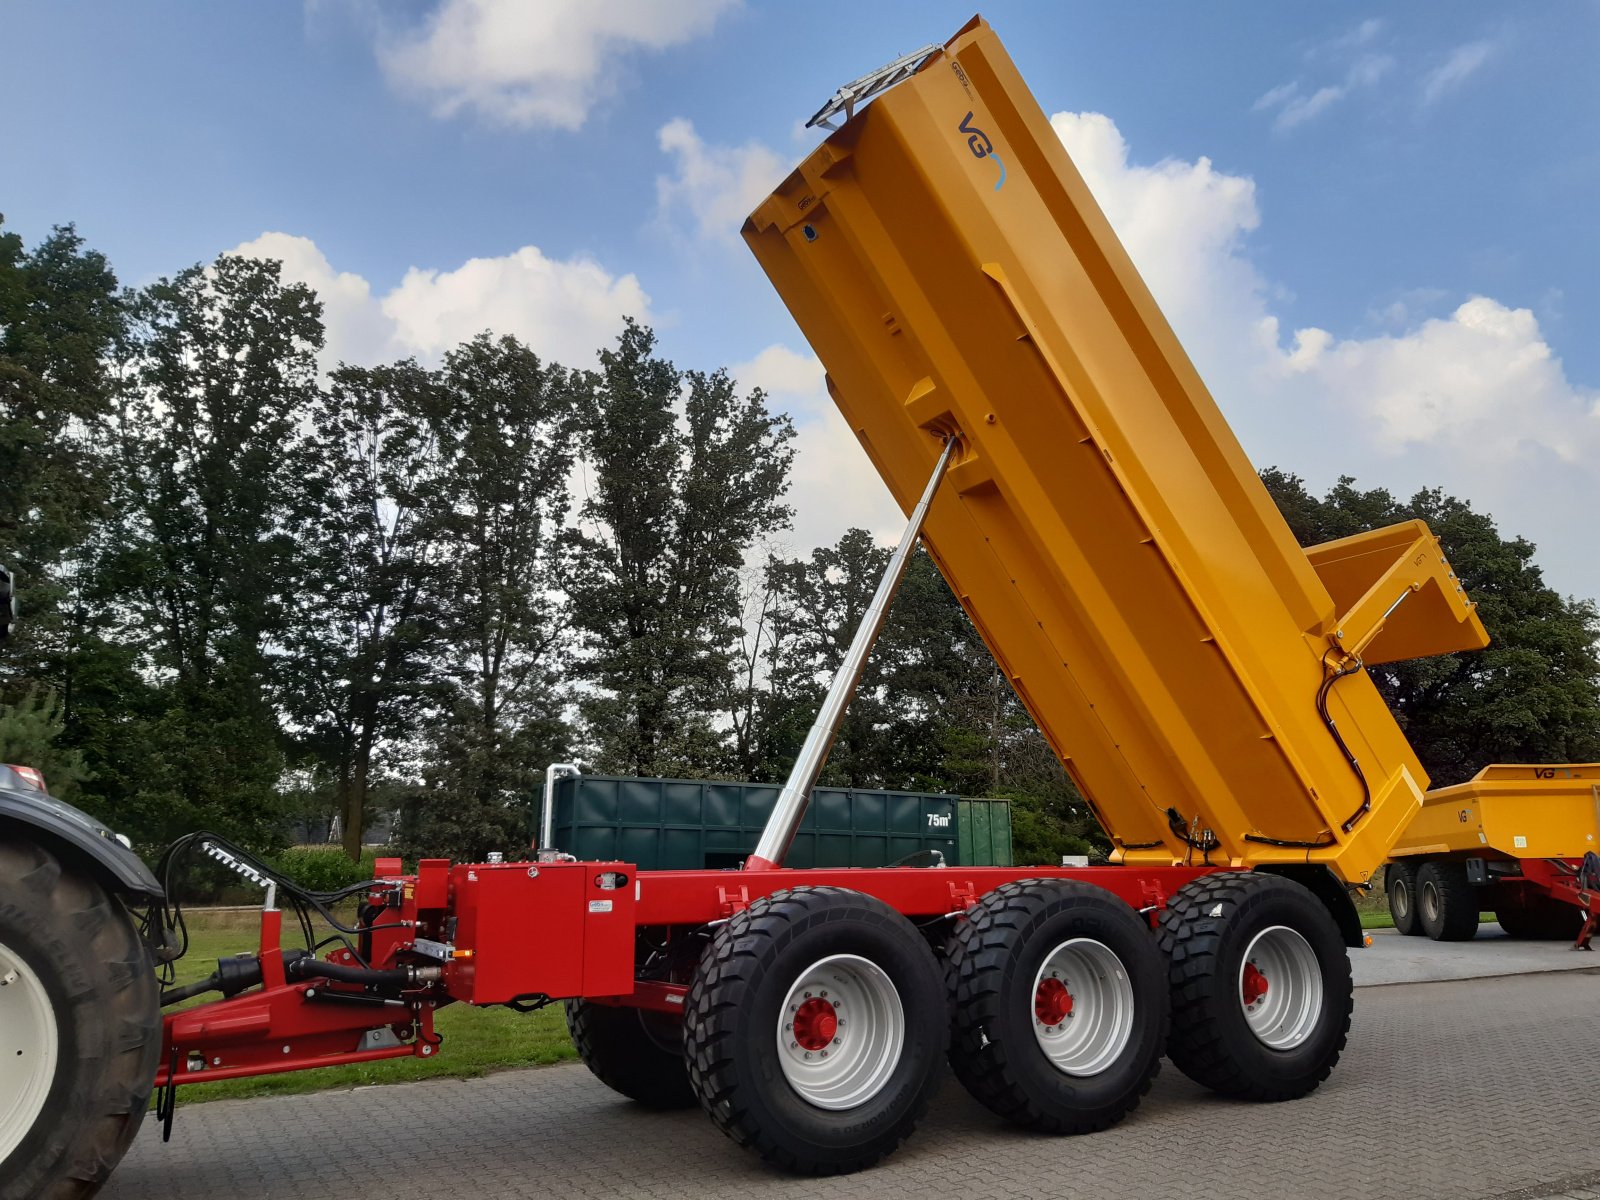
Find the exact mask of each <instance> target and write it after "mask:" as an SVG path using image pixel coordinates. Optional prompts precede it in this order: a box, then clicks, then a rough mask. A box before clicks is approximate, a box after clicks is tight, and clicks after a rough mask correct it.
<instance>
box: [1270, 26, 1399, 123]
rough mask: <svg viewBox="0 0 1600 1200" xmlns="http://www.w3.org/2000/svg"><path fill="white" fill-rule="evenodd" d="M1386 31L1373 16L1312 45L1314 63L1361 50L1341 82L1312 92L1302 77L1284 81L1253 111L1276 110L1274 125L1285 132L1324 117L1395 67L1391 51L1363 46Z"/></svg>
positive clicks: (1322, 86)
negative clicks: (1383, 51)
mask: <svg viewBox="0 0 1600 1200" xmlns="http://www.w3.org/2000/svg"><path fill="white" fill-rule="evenodd" d="M1382 32H1383V22H1382V21H1380V20H1377V19H1376V18H1373V19H1369V20H1365V21H1362V22H1361V23H1360V24H1359V25H1357V26H1356V27H1355V28H1354V29H1352V30H1351V31H1350V32H1349V33H1345V34H1342V35H1340V36H1339V37H1336V38H1333V39H1331V40H1329V41H1326V42H1323V43H1321V44H1319V45H1316V46H1313V47H1311V48H1310V49H1309V50H1308V51H1307V52H1306V59H1307V60H1308V61H1309V62H1312V63H1316V62H1318V61H1325V60H1328V59H1333V60H1334V61H1338V60H1341V59H1346V58H1348V57H1349V55H1350V53H1351V52H1353V51H1360V53H1359V54H1358V55H1357V56H1356V58H1355V60H1354V61H1353V62H1351V63H1350V65H1349V66H1348V67H1347V68H1346V69H1345V73H1344V78H1343V79H1341V80H1339V81H1338V82H1336V83H1324V84H1322V85H1321V86H1320V87H1317V88H1314V89H1311V90H1309V91H1308V90H1306V89H1305V88H1304V87H1303V86H1302V84H1301V81H1300V80H1298V79H1296V80H1293V81H1291V82H1289V83H1280V84H1279V85H1278V86H1277V87H1275V88H1272V89H1270V90H1269V91H1267V92H1266V93H1265V94H1263V95H1262V96H1261V97H1260V98H1259V99H1258V100H1256V102H1255V104H1253V105H1252V106H1251V109H1252V111H1254V112H1271V111H1272V110H1274V109H1276V110H1277V115H1276V116H1275V117H1274V118H1273V120H1272V127H1273V129H1275V130H1277V131H1278V132H1279V133H1283V132H1286V131H1287V130H1290V129H1293V128H1294V127H1295V126H1296V125H1303V124H1304V123H1305V122H1307V121H1309V120H1311V119H1312V118H1314V117H1317V116H1320V115H1321V114H1322V113H1324V112H1326V111H1327V110H1328V109H1330V108H1332V107H1333V106H1334V105H1335V104H1337V103H1339V102H1340V101H1341V100H1343V99H1345V98H1346V97H1348V96H1350V95H1352V94H1353V93H1355V92H1358V91H1362V90H1365V89H1367V88H1370V87H1373V86H1375V85H1376V84H1377V83H1378V82H1379V81H1380V80H1381V79H1382V78H1383V77H1384V76H1385V75H1387V74H1388V73H1389V72H1390V71H1391V70H1392V69H1393V68H1394V59H1393V58H1392V57H1391V56H1389V55H1388V54H1380V53H1375V52H1373V51H1370V50H1363V49H1362V48H1363V47H1365V46H1368V45H1370V44H1371V43H1372V42H1373V40H1374V39H1376V38H1377V36H1378V35H1379V34H1380V33H1382Z"/></svg>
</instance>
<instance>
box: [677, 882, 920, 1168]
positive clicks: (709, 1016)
mask: <svg viewBox="0 0 1600 1200" xmlns="http://www.w3.org/2000/svg"><path fill="white" fill-rule="evenodd" d="M684 1007H685V1010H686V1011H685V1013H684V1044H685V1048H686V1051H687V1054H688V1061H689V1078H690V1081H691V1082H692V1084H693V1086H694V1090H695V1092H696V1094H697V1095H698V1096H699V1097H700V1103H701V1104H702V1105H703V1106H704V1108H705V1110H706V1111H707V1112H708V1113H710V1114H711V1118H712V1120H714V1121H715V1122H716V1123H717V1125H718V1126H719V1127H720V1128H721V1129H722V1130H723V1132H724V1133H726V1134H727V1135H728V1136H729V1137H731V1138H733V1140H734V1141H736V1142H738V1143H739V1144H740V1145H741V1146H746V1147H748V1148H749V1149H752V1150H754V1151H755V1152H756V1153H757V1154H759V1155H761V1157H762V1158H764V1159H766V1160H767V1161H768V1162H770V1163H773V1164H774V1165H776V1166H779V1167H783V1168H784V1169H786V1170H790V1171H798V1172H804V1173H807V1174H814V1175H833V1174H839V1173H843V1172H847V1171H858V1170H861V1169H862V1168H864V1167H869V1166H871V1165H872V1164H873V1163H875V1162H877V1161H878V1160H879V1159H880V1158H882V1157H883V1156H884V1155H885V1154H887V1153H889V1152H890V1151H891V1150H893V1149H894V1148H895V1147H896V1146H898V1145H899V1144H900V1143H901V1142H903V1141H904V1140H905V1139H906V1138H907V1137H909V1136H910V1134H911V1132H912V1130H913V1129H914V1128H915V1127H916V1123H917V1121H918V1120H919V1119H920V1118H921V1116H922V1114H923V1113H924V1112H926V1111H927V1107H928V1102H929V1101H930V1100H931V1099H932V1097H933V1092H934V1089H935V1087H936V1085H937V1083H938V1068H939V1064H940V1060H941V1059H942V1058H943V1057H944V1052H945V1045H946V1038H947V1035H948V1028H949V1019H948V1014H947V1009H946V1005H945V994H944V980H943V978H942V977H941V975H940V972H939V966H938V963H937V961H936V960H935V958H934V954H933V950H932V949H931V948H930V947H929V946H928V944H927V942H926V941H925V940H924V938H923V937H922V935H921V934H920V933H919V932H918V931H917V928H916V926H914V925H912V924H911V922H910V921H908V920H907V919H906V918H905V917H904V916H902V915H901V914H900V913H898V912H896V911H895V910H894V909H892V908H890V907H889V906H888V905H886V904H884V903H883V902H882V901H881V900H877V899H875V898H873V897H871V896H864V895H862V894H861V893H859V892H852V891H848V890H846V889H844V888H829V887H800V888H792V889H789V890H786V891H779V892H774V893H773V894H772V895H770V896H767V897H764V898H763V899H760V900H757V901H755V902H754V903H753V904H751V905H750V907H749V908H747V909H744V910H743V911H742V912H739V913H736V914H735V915H734V916H733V917H732V918H730V919H729V920H728V921H727V923H726V924H723V925H720V926H718V927H717V930H716V933H715V935H714V936H713V938H712V941H711V944H710V945H709V946H708V947H706V950H705V953H704V955H703V956H702V957H701V960H700V966H699V969H698V970H697V971H696V972H695V977H694V982H693V983H692V984H691V985H690V988H689V997H688V1001H687V1003H686V1004H685V1006H684Z"/></svg>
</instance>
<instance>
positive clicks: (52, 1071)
mask: <svg viewBox="0 0 1600 1200" xmlns="http://www.w3.org/2000/svg"><path fill="white" fill-rule="evenodd" d="M0 981H5V982H4V986H0V994H3V993H6V992H12V989H15V991H14V992H12V994H11V995H10V996H6V997H4V998H3V999H0V1055H4V1056H5V1058H6V1059H7V1060H8V1062H10V1063H19V1062H25V1061H26V1060H27V1059H28V1058H29V1057H30V1056H32V1057H36V1058H37V1057H43V1058H45V1059H48V1058H49V1057H50V1056H51V1055H52V1054H53V1058H54V1061H53V1063H52V1064H49V1065H47V1066H46V1068H45V1069H44V1070H43V1071H42V1072H38V1073H34V1074H33V1075H31V1076H29V1078H30V1079H31V1082H25V1083H24V1082H19V1084H18V1086H15V1087H7V1088H5V1089H0V1138H3V1139H4V1140H3V1141H0V1200H80V1198H81V1197H86V1196H92V1195H94V1193H96V1192H97V1191H99V1190H100V1185H101V1184H102V1183H104V1182H105V1179H106V1177H107V1176H108V1175H109V1174H110V1173H111V1169H112V1168H113V1167H114V1166H116V1164H117V1162H118V1161H119V1160H120V1159H121V1158H122V1156H123V1154H124V1153H125V1152H126V1151H127V1149H128V1146H129V1144H130V1143H131V1142H132V1141H133V1136H134V1134H135V1133H137V1132H138V1130H139V1125H140V1123H141V1122H142V1121H143V1120H144V1114H145V1109H146V1108H147V1107H148V1105H149V1100H150V1089H151V1086H152V1084H153V1083H154V1082H155V1074H156V1064H157V1061H158V1060H159V1058H160V1055H161V1008H160V997H159V992H158V988H157V984H156V977H155V972H154V970H153V969H152V966H151V962H150V957H149V953H148V951H147V950H146V949H145V946H144V943H143V941H142V940H141V939H140V937H139V933H138V931H137V930H136V929H135V928H134V925H133V922H132V920H131V919H130V918H129V915H128V912H127V910H126V909H125V908H124V907H123V906H122V903H121V902H120V901H119V900H117V899H116V898H115V897H113V896H111V895H108V894H107V892H106V891H105V889H104V888H102V887H101V886H100V884H99V883H98V882H97V881H96V880H95V879H93V878H92V877H90V876H89V875H88V874H86V873H82V872H80V871H78V870H75V869H74V868H73V866H72V864H70V863H63V862H62V861H61V860H59V859H57V858H56V856H55V855H54V854H52V853H51V852H50V851H49V850H47V849H46V848H44V847H43V846H41V845H38V844H36V843H34V842H32V841H30V840H28V839H26V838H24V837H20V836H17V835H14V834H8V835H7V837H6V839H5V840H4V841H3V842H0ZM11 1005H15V1006H16V1007H15V1009H14V1010H10V1009H9V1008H8V1006H11ZM25 1010H27V1011H29V1012H31V1013H32V1016H31V1017H23V1016H22V1015H21V1014H22V1013H23V1012H24V1011H25ZM8 1035H9V1037H10V1039H11V1040H12V1041H15V1042H17V1043H19V1044H17V1045H11V1044H10V1043H9V1042H8V1041H7V1037H8ZM26 1075H27V1072H26V1068H23V1069H21V1070H20V1071H19V1073H18V1076H17V1078H18V1080H19V1081H21V1080H22V1079H23V1078H24V1077H25V1076H26ZM8 1118H9V1120H8ZM7 1130H9V1133H7V1132H6V1131H7Z"/></svg>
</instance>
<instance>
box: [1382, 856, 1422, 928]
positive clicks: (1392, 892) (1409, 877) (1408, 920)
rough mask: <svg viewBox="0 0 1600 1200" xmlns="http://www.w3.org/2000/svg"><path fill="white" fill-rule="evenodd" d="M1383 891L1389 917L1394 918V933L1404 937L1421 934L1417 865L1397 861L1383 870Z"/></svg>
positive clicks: (1403, 860)
mask: <svg viewBox="0 0 1600 1200" xmlns="http://www.w3.org/2000/svg"><path fill="white" fill-rule="evenodd" d="M1383 884H1384V891H1386V892H1387V893H1388V895H1389V915H1390V916H1391V917H1393V918H1394V928H1395V932H1396V933H1399V934H1402V935H1404V936H1405V937H1417V936H1419V935H1420V934H1421V933H1422V922H1421V921H1420V920H1419V919H1418V918H1417V864H1416V863H1414V862H1408V861H1406V860H1405V859H1397V860H1395V861H1394V862H1391V863H1390V864H1389V865H1388V866H1386V867H1385V868H1384V869H1383Z"/></svg>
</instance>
